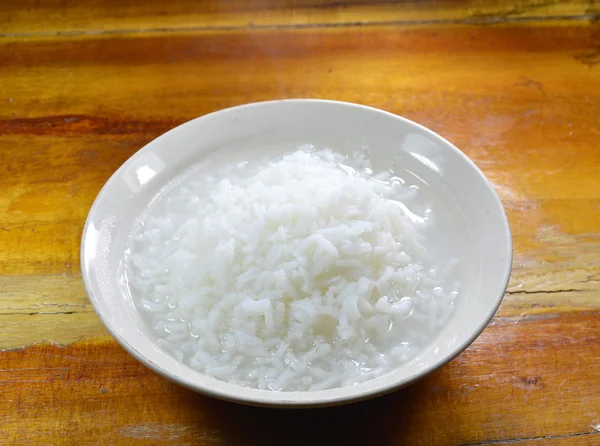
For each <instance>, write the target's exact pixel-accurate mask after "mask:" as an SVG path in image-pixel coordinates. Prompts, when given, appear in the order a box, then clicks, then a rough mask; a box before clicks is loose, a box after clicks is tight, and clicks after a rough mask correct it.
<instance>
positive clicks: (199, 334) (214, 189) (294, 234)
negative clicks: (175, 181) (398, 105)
mask: <svg viewBox="0 0 600 446" xmlns="http://www.w3.org/2000/svg"><path fill="white" fill-rule="evenodd" d="M414 193H415V192H414V189H408V188H406V187H405V186H404V185H403V182H402V181H401V180H400V179H398V178H396V177H393V176H392V173H391V172H383V173H380V174H378V175H373V174H372V168H371V166H370V164H369V163H368V161H366V160H365V157H364V154H362V153H359V154H357V155H356V156H355V157H354V158H353V159H350V160H349V159H346V158H345V157H342V156H341V155H338V154H336V153H334V152H332V151H329V150H322V151H312V150H307V149H303V150H299V151H297V152H295V153H292V154H289V155H286V156H284V157H280V158H279V159H275V160H265V161H262V162H257V163H253V164H251V163H242V164H235V165H228V166H226V167H224V168H223V169H221V170H220V171H218V172H216V173H215V174H214V175H206V174H202V175H201V174H197V175H194V176H192V177H191V178H190V179H188V180H187V181H185V182H183V183H182V184H181V185H179V186H178V187H176V188H175V189H174V190H173V191H171V192H170V193H169V194H167V195H166V196H165V197H164V198H163V200H162V201H163V208H162V211H161V212H158V213H155V214H154V215H152V216H151V217H146V218H142V221H141V223H142V224H141V229H139V230H138V231H137V232H136V233H135V234H134V235H133V237H132V245H131V250H130V251H131V254H130V256H129V258H128V265H127V274H128V279H129V283H130V285H131V288H132V294H133V296H134V300H135V302H136V304H137V305H138V307H139V308H141V309H142V313H143V314H144V316H145V318H146V319H147V320H148V322H149V325H150V327H151V329H152V331H153V332H154V334H155V335H156V337H157V340H158V343H159V345H161V346H162V347H163V348H164V349H166V350H167V351H169V352H170V353H171V354H172V355H173V356H174V357H175V358H177V359H178V360H179V361H182V362H183V363H185V364H187V365H189V366H190V367H192V368H194V369H197V370H199V371H201V372H203V373H205V374H206V375H208V376H211V377H213V378H215V379H219V380H223V381H227V382H231V383H234V384H238V385H242V386H248V387H253V388H258V389H270V390H284V391H298V390H299V391H304V390H321V389H327V388H334V387H339V386H346V385H351V384H356V383H359V382H363V381H365V380H368V379H371V378H374V377H377V376H380V375H382V374H385V373H388V372H390V371H391V370H393V369H395V368H397V367H398V366H400V365H401V364H402V363H404V362H406V361H408V360H410V359H411V358H413V357H414V356H415V355H416V354H417V353H418V351H419V349H420V348H422V346H423V345H424V344H425V342H426V341H427V340H428V339H431V338H432V337H433V336H434V335H435V333H436V332H438V331H439V329H440V327H441V326H442V324H444V323H445V322H446V321H447V320H448V319H449V317H450V315H451V314H452V308H453V306H454V302H455V298H456V296H457V293H458V284H457V283H453V284H452V286H451V287H449V284H448V283H447V281H446V280H445V279H444V277H441V276H439V275H437V274H436V273H435V271H440V270H445V272H446V274H447V272H448V270H449V269H450V268H451V267H452V266H453V265H452V264H450V265H438V264H435V263H434V262H432V261H431V259H430V258H429V255H428V252H427V250H425V249H424V248H423V246H422V245H423V243H422V242H423V234H422V228H421V227H420V226H419V225H418V224H417V223H415V222H413V221H411V219H410V218H409V217H408V216H407V214H406V212H405V209H406V207H405V204H403V203H400V202H399V201H397V197H404V198H405V199H407V200H410V199H414ZM411 196H413V198H407V197H411Z"/></svg>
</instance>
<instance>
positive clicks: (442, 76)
mask: <svg viewBox="0 0 600 446" xmlns="http://www.w3.org/2000/svg"><path fill="white" fill-rule="evenodd" d="M0 45H3V46H2V50H3V51H0V59H1V60H0V99H3V98H5V99H6V102H5V107H3V108H0V212H1V213H2V215H3V216H4V218H3V220H2V226H1V228H0V229H1V230H0V243H1V244H2V246H3V247H4V249H3V250H1V251H0V273H1V274H2V275H4V277H3V279H2V282H1V283H0V294H1V297H2V299H0V301H1V302H10V303H7V304H5V305H4V306H3V307H0V313H3V314H2V315H0V323H3V324H4V327H5V328H4V330H5V339H4V340H3V342H2V343H1V345H2V347H4V348H12V347H18V346H22V345H27V344H29V343H31V342H35V341H39V340H51V341H53V342H57V343H60V344H68V343H70V342H73V341H75V340H77V339H79V338H80V337H81V336H82V334H83V333H84V331H85V329H89V330H90V333H91V335H94V336H95V335H98V336H103V335H104V331H103V329H102V327H101V325H100V324H99V322H97V321H96V323H95V324H93V323H92V319H91V318H90V316H89V315H87V314H86V315H83V316H81V318H80V317H79V316H74V317H67V316H68V315H61V316H58V315H57V316H56V318H60V321H61V322H60V323H55V322H54V319H53V318H52V317H47V316H44V317H40V318H25V317H24V315H25V314H32V315H33V314H38V313H48V312H58V313H64V312H66V311H70V312H73V313H80V312H81V313H88V312H89V311H90V310H91V309H90V307H89V305H88V304H87V300H86V298H85V293H84V291H83V288H82V284H81V282H80V279H79V259H78V247H79V242H80V237H81V230H82V227H83V223H84V220H85V217H86V215H87V212H88V210H89V207H90V206H91V203H92V201H93V200H94V198H95V196H96V194H97V193H98V191H99V190H100V188H101V187H102V185H103V184H104V182H105V181H106V180H107V179H108V178H109V176H110V175H111V174H112V172H114V170H116V169H117V168H118V166H119V165H120V164H121V163H122V162H124V161H125V160H126V159H127V158H128V157H129V156H130V155H131V154H133V153H134V152H135V151H136V150H138V149H139V148H140V147H142V146H143V145H144V144H145V143H146V142H148V141H149V140H151V139H152V138H154V137H156V136H158V135H159V134H160V133H162V132H164V131H166V130H168V129H169V128H171V127H173V126H175V125H177V124H179V123H181V122H184V121H185V120H188V119H191V118H193V117H196V116H198V115H201V114H204V113H207V112H210V111H213V110H216V109H218V108H221V107H224V106H229V105H235V104H238V103H242V102H247V101H253V100H259V99H271V98H276V97H282V96H283V97H294V96H317V97H319V96H321V97H329V98H334V99H342V100H351V101H358V102H363V103H367V104H369V105H374V106H377V107H382V108H385V109H388V110H390V111H392V112H396V113H399V114H402V115H404V116H407V117H409V118H412V119H414V120H416V121H418V122H421V123H423V124H425V125H427V126H429V127H431V128H432V129H434V130H436V131H438V132H439V133H441V134H442V135H444V136H446V137H447V138H449V139H450V140H451V141H453V142H455V143H456V144H457V145H458V146H459V147H461V149H463V150H464V151H465V152H466V153H467V154H468V155H469V156H470V157H471V158H473V159H474V160H475V162H476V163H477V164H478V165H479V166H480V167H481V168H482V169H483V171H484V173H485V174H486V175H487V176H488V178H490V180H492V182H493V183H494V184H495V186H496V188H497V190H498V192H499V194H500V196H501V198H502V200H503V202H504V204H505V206H506V208H507V212H508V215H509V219H510V221H511V226H512V229H513V238H514V243H515V254H516V256H515V264H514V266H515V268H514V271H513V277H512V280H511V286H510V289H509V292H510V294H509V295H508V296H507V297H506V298H505V301H504V304H503V306H502V307H501V309H500V312H499V316H500V317H503V318H522V317H529V316H531V315H536V314H543V313H549V312H550V313H561V312H570V311H578V312H581V311H590V310H597V309H598V306H599V304H598V302H599V301H598V299H597V296H598V291H599V285H598V283H599V282H598V278H599V277H600V259H599V254H598V253H599V252H600V238H599V236H598V234H599V233H600V223H599V222H598V219H597V213H598V211H599V210H600V177H599V176H598V175H597V165H598V164H599V163H600V158H599V157H600V152H598V150H597V147H596V143H595V141H597V140H598V138H599V137H600V135H599V133H598V127H597V126H596V125H595V117H596V116H597V107H598V106H597V104H598V103H600V86H599V84H598V82H594V80H595V79H597V76H596V73H595V70H596V69H597V68H594V67H589V66H587V65H585V64H582V63H581V61H580V60H578V59H577V58H576V57H575V56H576V55H577V54H579V53H580V52H586V51H593V50H594V45H595V43H594V38H593V35H592V34H591V33H590V32H589V29H588V28H586V27H584V26H574V25H569V26H549V27H542V28H521V27H501V28H477V29H475V28H469V27H460V26H459V27H456V26H450V27H440V26H436V27H417V28H411V29H396V28H389V27H373V28H369V29H366V28H365V29H357V30H352V31H348V30H343V29H341V30H329V29H327V30H300V31H293V32H292V31H288V30H271V31H260V32H253V33H251V34H248V33H246V32H242V31H232V32H226V33H213V32H205V33H202V32H200V33H187V34H183V35H169V36H162V37H156V36H139V37H135V38H128V37H121V38H85V39H82V40H54V39H50V38H49V39H46V40H44V41H37V42H30V43H18V42H10V43H6V42H5V43H4V44H1V43H0ZM284 48H285V51H283V49H284ZM374 48H375V49H376V50H375V51H374V50H373V49H374ZM459 48H460V49H461V51H458V49H459ZM490 52H492V53H493V54H494V56H493V57H489V56H488V54H489V53H490ZM257 60H258V61H262V62H263V63H255V62H256V61H257ZM173 63H178V65H177V68H174V66H173ZM240 65H241V66H243V67H244V69H242V70H240V69H239V67H238V66H240ZM497 66H502V67H503V69H502V71H498V70H496V67H497ZM330 70H331V72H330ZM473 73H486V75H485V76H477V75H474V74H473ZM248 78H249V79H252V80H253V81H252V82H245V79H248ZM89 79H96V80H97V81H96V82H94V83H92V84H90V83H89V82H88V80H89ZM132 85H135V86H136V88H135V90H133V89H132V88H131V86H132ZM98 98H101V100H99V99H98ZM140 98H141V99H140ZM140 100H143V104H144V105H143V106H139V105H138V104H139V103H140ZM40 101H43V105H44V106H43V107H40V103H42V102H40ZM15 147H18V148H19V150H14V148H15ZM540 152H543V153H544V156H543V157H540V155H539V154H540ZM573 154H577V155H576V156H574V155H573ZM57 275H58V276H57ZM80 305H83V306H82V307H80ZM66 306H70V308H69V309H66ZM15 313H19V315H13V314H15ZM13 317H16V318H18V320H19V323H26V322H27V327H28V330H29V329H30V330H31V331H28V333H29V335H28V337H27V338H25V337H23V335H22V331H23V330H21V328H20V326H19V324H18V323H13V322H11V321H12V320H13V319H12V318H13ZM67 320H68V321H69V322H68V323H69V324H72V325H73V327H75V328H74V329H73V330H71V331H60V330H57V327H59V326H60V324H61V323H65V321H67ZM2 321H6V322H2Z"/></svg>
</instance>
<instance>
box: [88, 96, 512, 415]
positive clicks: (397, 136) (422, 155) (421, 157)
mask: <svg viewBox="0 0 600 446" xmlns="http://www.w3.org/2000/svg"><path fill="white" fill-rule="evenodd" d="M307 143H311V144H315V145H317V146H328V147H330V148H332V149H334V150H335V151H338V152H341V153H352V152H354V151H356V150H359V149H361V148H364V147H368V149H369V152H370V157H371V159H372V162H373V164H374V167H375V168H376V169H382V170H383V169H389V168H399V167H401V168H402V169H404V170H406V171H407V172H409V173H410V174H411V175H413V176H414V177H415V178H417V179H418V180H419V181H421V182H422V183H424V184H426V185H427V186H428V188H429V190H430V193H432V194H434V195H436V196H437V198H438V199H439V200H440V202H442V203H443V204H444V206H446V208H447V209H448V210H449V212H451V213H452V215H453V216H454V217H453V218H451V219H449V222H448V224H444V225H441V226H440V228H441V229H438V230H437V231H436V232H435V233H432V234H430V236H431V237H435V240H436V245H439V246H440V247H441V248H443V249H441V250H440V251H439V255H440V256H442V257H446V258H448V257H452V256H453V257H456V258H457V259H458V260H459V262H460V263H459V265H460V278H461V283H462V287H461V295H460V298H459V301H458V305H457V308H456V309H455V312H454V315H453V316H452V318H451V319H450V322H449V323H448V324H447V325H446V327H445V328H444V329H443V331H442V332H440V333H439V334H438V335H437V336H436V338H435V339H434V340H433V342H431V343H429V345H428V346H427V347H426V348H425V349H424V350H422V351H421V353H420V354H419V355H418V356H417V357H416V358H414V359H413V360H412V361H410V362H409V363H407V364H405V365H403V366H402V367H400V368H398V369H397V370H395V371H394V372H392V373H389V374H387V375H384V376H381V377H379V378H376V379H373V380H371V381H367V382H365V383H362V384H358V385H354V386H349V387H343V388H337V389H331V390H324V391H318V392H273V391H263V390H256V389H248V388H242V387H239V386H236V385H232V384H228V383H225V382H221V381H217V380H214V379H212V378H209V377H207V376H205V375H203V374H202V373H200V372H197V371H195V370H193V369H191V368H189V367H187V366H186V365H184V364H182V363H180V362H178V361H177V360H175V359H174V358H172V357H171V356H170V355H169V354H167V353H165V352H164V351H163V350H162V349H161V348H159V347H158V346H157V345H156V344H155V342H154V341H153V335H152V334H151V333H150V332H149V331H148V329H147V327H146V326H145V324H144V323H143V321H142V319H141V317H140V315H139V314H138V313H137V311H136V308H135V307H134V305H133V301H132V299H131V296H130V293H129V289H128V287H127V284H126V280H125V278H124V264H123V257H124V253H125V250H126V249H127V243H128V236H129V233H130V231H131V228H132V226H133V224H134V222H135V220H136V219H137V218H138V217H139V215H140V214H141V213H142V212H143V211H144V210H145V209H146V207H147V206H148V203H149V202H150V201H151V200H153V199H154V198H155V197H156V195H157V194H158V193H159V191H160V190H161V189H163V188H164V186H165V185H166V184H168V183H169V182H172V181H173V179H174V178H175V177H178V176H180V175H181V173H182V172H184V171H185V170H186V169H188V168H189V167H190V166H192V165H200V164H199V163H209V162H213V161H214V160H215V159H219V160H224V159H227V158H228V157H231V158H232V159H240V157H241V158H244V157H251V156H257V155H259V154H264V153H278V152H282V151H289V150H293V149H294V148H296V147H298V146H300V145H303V144H307ZM511 253H512V245H511V237H510V231H509V227H508V223H507V219H506V216H505V214H504V210H503V207H502V205H501V203H500V201H499V199H498V197H497V195H496V194H495V192H494V190H493V188H492V186H491V185H490V184H489V183H488V182H487V180H486V179H485V177H484V176H483V174H482V173H481V172H480V171H479V170H478V169H477V167H475V165H474V164H473V163H472V162H471V161H470V160H468V158H466V156H465V155H464V154H462V153H461V152H460V151H459V150H458V149H456V148H455V147H454V146H452V145H451V144H450V143H448V142H447V141H445V140H444V139H442V138H441V137H439V136H437V135H436V134H434V133H433V132H431V131H429V130H427V129H425V128H424V127H422V126H419V125H417V124H415V123H412V122H410V121H408V120H405V119H402V118H400V117H398V116H395V115H392V114H389V113H386V112H383V111H381V110H377V109H373V108H370V107H365V106H359V105H355V104H348V103H341V102H333V101H320V100H286V101H272V102H263V103H257V104H249V105H245V106H240V107H234V108H231V109H227V110H223V111H220V112H216V113H213V114H210V115H207V116H204V117H202V118H198V119H195V120H193V121H190V122H188V123H185V124H183V125H181V126H179V127H177V128H175V129H173V130H171V131H170V132H167V133H166V134H164V135H162V136H160V137H159V138H157V139H156V140H154V141H152V142H151V143H149V144H148V145H147V146H145V147H144V148H143V149H141V150H140V151H138V152H137V153H136V154H135V155H134V156H133V157H131V158H130V159H129V160H128V161H127V162H126V163H125V164H124V165H123V166H121V168H119V170H118V171H117V172H116V173H115V174H114V175H113V176H112V177H111V178H110V180H109V181H108V182H107V183H106V185H105V187H104V188H103V189H102V191H101V192H100V194H99V196H98V198H97V199H96V201H95V203H94V205H93V207H92V209H91V211H90V214H89V216H88V221H87V223H86V227H85V229H84V234H83V240H82V249H81V263H82V271H83V277H84V281H85V284H86V288H87V291H88V294H89V296H90V300H91V302H92V304H93V305H94V308H95V309H96V311H97V313H98V314H99V316H100V318H101V319H102V321H103V323H104V324H105V325H106V327H107V329H108V330H109V331H110V332H111V334H112V335H113V336H114V337H115V338H116V339H117V341H118V342H120V343H121V344H122V345H123V346H124V347H125V348H126V349H127V350H129V351H130V352H131V353H132V354H133V355H134V356H135V357H137V358H138V359H139V360H141V361H142V362H144V363H145V364H146V365H148V366H149V367H151V368H153V369H154V370H155V371H157V372H158V373H161V374H162V375H164V376H166V377H168V378H171V379H173V380H175V381H177V382H178V383H180V384H182V385H184V386H186V387H189V388H192V389H194V390H198V391H201V392H203V393H206V394H209V395H212V396H216V397H219V398H224V399H229V400H235V401H239V402H245V403H250V404H259V405H288V406H306V405H311V406H316V405H331V404H338V403H341V402H346V401H352V400H357V399H362V398H366V397H369V396H374V395H377V394H380V393H384V392H388V391H390V390H393V389H395V388H397V387H399V386H401V385H405V384H407V383H409V382H411V381H413V380H414V379H416V378H418V377H420V376H422V375H423V374H425V373H427V372H428V371H430V370H432V369H434V368H436V367H439V366H440V365H442V364H444V363H445V362H447V361H448V360H450V359H451V358H453V357H454V356H456V355H457V354H458V353H460V351H462V350H463V349H464V348H465V347H466V346H467V345H468V344H469V343H470V342H472V341H473V339H474V338H475V337H476V336H477V335H478V334H479V333H480V332H481V330H482V329H483V328H484V327H485V325H486V324H487V323H488V322H489V320H490V319H491V317H492V316H493V314H494V313H495V311H496V309H497V307H498V305H499V303H500V301H501V299H502V296H503V294H504V291H505V289H506V286H507V282H508V278H509V274H510V267H511ZM442 260H444V259H442Z"/></svg>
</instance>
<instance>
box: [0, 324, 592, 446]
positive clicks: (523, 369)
mask: <svg viewBox="0 0 600 446" xmlns="http://www.w3.org/2000/svg"><path fill="white" fill-rule="evenodd" d="M598 320H599V317H598V314H580V315H561V316H558V315H554V316H551V317H544V318H531V319H526V320H520V321H518V322H516V323H515V321H512V320H504V319H499V320H496V321H495V322H494V323H493V324H491V325H490V327H488V329H487V330H486V331H485V332H484V334H483V335H482V336H481V337H480V338H479V339H478V340H477V341H476V342H475V343H474V344H473V345H472V346H471V348H470V349H469V350H467V351H466V352H465V353H464V354H462V355H461V356H460V357H459V358H457V359H456V360H455V361H453V362H452V363H451V364H449V365H448V366H446V367H443V368H442V369H440V370H438V371H437V372H435V373H433V374H432V375H430V376H428V377H427V378H425V379H423V380H421V381H420V382H418V383H416V384H415V385H413V386H410V387H408V388H406V389H403V390H401V391H398V392H396V393H394V394H392V395H389V396H387V397H383V398H379V399H377V400H374V401H370V402H367V403H361V404H358V405H353V406H348V407H342V408H332V409H322V410H308V411H277V410H267V409H257V408H250V407H242V406H238V405H233V404H230V403H223V402H218V401H215V400H212V399H210V398H207V397H203V396H200V395H198V394H195V393H193V392H190V391H188V390H185V389H183V388H181V387H179V386H176V385H174V384H171V383H170V382H168V381H166V380H164V379H162V378H160V377H158V376H157V375H156V374H155V373H153V372H151V371H149V370H148V369H146V368H144V367H143V366H142V365H140V364H139V363H138V362H137V361H135V360H134V359H133V358H132V357H131V356H130V355H129V354H128V353H126V352H125V351H124V350H123V349H122V348H120V347H118V346H117V345H116V344H115V343H85V342H84V343H76V344H72V345H69V346H66V347H52V346H32V347H29V348H27V349H23V350H14V351H10V352H6V353H4V354H3V355H1V356H0V386H1V387H0V388H1V389H2V394H3V396H4V401H5V403H4V404H6V405H7V406H8V408H7V409H8V413H9V414H12V415H11V416H9V417H8V418H5V420H6V422H5V433H8V435H9V437H8V439H9V442H10V441H15V442H24V443H26V444H32V443H33V444H39V443H44V441H45V440H46V438H47V437H46V435H47V432H48V429H53V432H55V433H58V432H60V433H61V435H60V436H57V437H55V438H56V439H57V440H58V442H57V443H53V444H73V442H72V439H84V438H85V439H93V440H94V442H95V444H115V443H117V441H115V439H118V444H153V442H159V443H164V444H190V443H191V444H205V445H225V444H244V445H267V444H282V443H281V441H282V439H284V438H285V440H286V441H285V444H299V445H300V444H302V445H303V444H310V443H311V441H314V440H315V438H319V440H322V441H324V442H325V443H323V444H398V445H423V444H426V445H429V444H435V445H458V444H466V443H474V444H479V443H484V442H485V441H495V440H502V439H505V438H511V439H519V438H535V437H544V436H546V437H547V436H551V437H565V438H568V437H569V436H571V435H573V434H580V433H582V432H588V431H589V426H590V423H591V421H592V420H594V417H597V405H596V403H597V400H598V391H599V390H600V388H599V387H600V384H599V383H600V344H599V343H598V342H597V339H598V336H600V324H598ZM67 414H68V415H67ZM65 416H69V419H68V420H67V419H63V418H62V417H65ZM23 426H28V428H27V429H23V428H22V427H23ZM590 438H593V439H594V440H591V439H590ZM598 438H600V437H599V436H598V435H595V434H591V433H590V434H589V435H586V436H583V437H582V439H588V440H589V443H584V442H581V443H579V442H577V441H575V442H565V443H564V444H597V443H593V441H597V440H598ZM582 439H580V440H582ZM61 441H62V442H61ZM565 441H566V440H565ZM113 442H114V443H113ZM484 444H485V443H484ZM537 444H538V443H533V442H532V445H537ZM542 444H544V443H542ZM545 444H558V443H552V442H549V443H545Z"/></svg>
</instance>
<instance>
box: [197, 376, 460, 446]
mask: <svg viewBox="0 0 600 446" xmlns="http://www.w3.org/2000/svg"><path fill="white" fill-rule="evenodd" d="M447 378H448V377H447V375H446V373H445V372H444V368H442V369H440V370H437V371H435V372H433V373H431V374H429V375H428V376H426V377H424V378H422V379H421V380H419V381H417V382H416V383H414V384H412V385H410V386H408V387H405V388H402V389H400V390H398V391H396V392H393V393H391V394H389V395H386V396H381V397H378V398H374V399H371V400H368V401H363V402H359V403H353V404H348V405H344V406H338V407H328V408H312V409H274V408H261V407H251V406H243V405H239V404H234V403H229V402H225V401H220V400H216V399H213V398H209V397H206V396H203V395H197V394H193V393H191V395H188V396H189V397H190V398H189V400H188V401H187V402H188V409H189V410H194V411H199V412H202V413H203V414H204V419H203V421H202V423H201V424H198V425H196V426H194V427H195V428H194V429H193V431H194V432H195V433H196V434H197V435H199V436H200V435H201V436H203V437H204V439H203V441H202V443H208V444H210V442H206V433H207V432H212V433H213V435H214V436H215V438H214V439H215V440H217V438H218V440H217V441H216V442H217V443H219V444H232V445H238V444H240V445H242V444H243V445H261V446H264V445H271V444H278V445H280V444H286V445H296V444H298V445H300V444H302V445H308V446H310V445H311V444H314V443H317V444H377V445H387V444H406V443H408V442H411V443H412V442H414V441H415V440H416V439H415V438H414V435H415V433H416V432H419V430H420V426H421V425H422V424H423V417H424V416H425V417H427V416H431V417H434V416H435V406H434V405H435V403H436V400H437V399H438V397H439V395H441V394H445V393H446V391H445V390H448V389H449V388H450V384H449V382H448V379H447ZM192 395H193V396H192ZM186 399H187V398H186ZM431 421H432V420H430V422H431ZM425 424H430V423H425ZM422 433H423V432H421V434H422ZM409 439H410V440H409ZM194 440H198V441H200V440H201V439H200V438H199V437H198V438H194Z"/></svg>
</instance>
